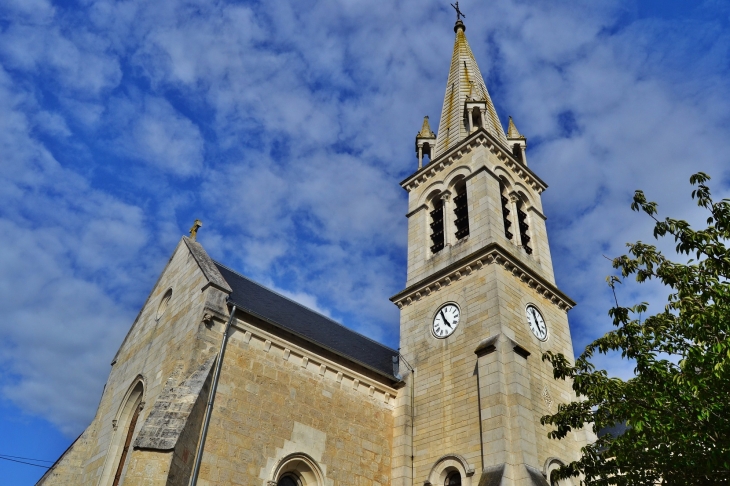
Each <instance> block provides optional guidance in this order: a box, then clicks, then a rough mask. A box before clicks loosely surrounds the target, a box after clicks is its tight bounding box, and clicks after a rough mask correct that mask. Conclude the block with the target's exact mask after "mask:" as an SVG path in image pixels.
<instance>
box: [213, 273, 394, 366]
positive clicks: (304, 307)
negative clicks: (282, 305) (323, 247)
mask: <svg viewBox="0 0 730 486" xmlns="http://www.w3.org/2000/svg"><path fill="white" fill-rule="evenodd" d="M213 263H215V264H216V265H220V266H221V267H223V268H225V269H226V270H228V271H229V272H232V273H234V274H235V275H237V276H238V277H241V278H242V279H244V280H248V281H249V282H251V283H252V284H254V285H258V286H259V287H261V288H263V289H266V290H268V291H269V292H271V293H272V294H276V295H277V296H279V297H281V298H282V299H286V300H288V301H289V302H291V303H293V304H296V305H298V306H299V307H301V308H303V309H306V310H308V311H309V312H312V313H314V314H317V315H318V316H320V317H322V318H324V319H327V320H328V321H330V322H331V323H333V324H336V325H338V326H340V327H341V328H343V329H346V330H347V331H349V332H351V333H353V334H357V335H358V336H360V337H362V338H363V339H367V340H368V341H370V342H372V343H374V344H377V345H378V346H382V347H383V348H385V349H388V350H390V351H393V352H395V354H397V355H398V354H400V352H399V351H398V350H396V349H393V348H391V347H390V346H386V345H385V344H383V343H381V342H378V341H376V340H375V339H372V338H369V337H367V336H366V335H364V334H362V333H360V332H357V331H355V330H353V329H350V328H349V327H347V326H346V325H344V324H342V323H340V322H337V321H336V320H334V319H332V318H331V317H328V316H326V315H324V314H322V313H321V312H317V311H316V310H314V309H311V308H309V307H307V306H306V305H304V304H302V303H301V302H297V301H296V300H294V299H291V298H289V297H287V296H286V295H282V294H281V293H279V292H277V291H276V290H273V289H270V288H269V287H267V286H266V285H264V284H262V283H260V282H257V281H256V280H253V279H251V278H249V277H246V276H245V275H242V274H241V273H239V272H237V271H236V270H234V269H232V268H231V267H228V266H226V265H224V264H222V263H220V262H218V261H216V260H213Z"/></svg>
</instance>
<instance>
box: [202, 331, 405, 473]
mask: <svg viewBox="0 0 730 486" xmlns="http://www.w3.org/2000/svg"><path fill="white" fill-rule="evenodd" d="M395 395H396V391H395V390H393V389H391V388H389V387H388V386H387V385H384V384H382V383H378V382H377V381H374V380H372V379H371V378H369V377H367V376H365V375H361V374H359V373H357V372H354V371H352V370H349V369H347V368H346V367H342V366H341V365H339V364H337V363H335V362H332V361H329V360H327V359H324V358H322V357H321V356H318V355H317V354H314V353H311V352H309V351H307V350H306V349H303V348H300V347H298V346H296V345H293V344H291V343H289V342H287V341H284V340H281V339H278V338H277V337H276V336H274V335H272V334H268V333H266V332H265V331H263V330H261V329H258V328H256V327H255V326H253V325H251V324H250V323H247V322H243V321H239V322H238V323H237V324H236V328H235V332H234V334H233V335H232V337H231V341H230V343H229V347H228V350H227V351H226V356H225V360H224V362H223V370H222V374H221V380H220V384H219V388H218V393H217V395H216V400H215V406H214V412H213V415H212V420H211V426H210V430H209V435H208V438H207V442H206V447H205V454H204V457H203V463H202V467H201V474H200V481H199V483H198V484H199V485H200V486H208V485H220V486H225V485H234V484H235V485H264V486H265V485H266V484H267V481H269V480H276V479H277V478H276V476H275V472H276V471H277V469H278V467H279V466H280V464H281V462H282V460H284V459H285V458H286V457H288V456H291V455H292V454H296V453H303V454H306V455H307V456H308V457H310V458H311V459H312V460H314V461H315V462H316V463H317V464H318V467H319V468H321V473H322V478H321V479H322V480H323V482H322V484H323V485H329V486H351V485H352V486H355V485H357V486H382V485H389V484H390V472H391V461H392V455H391V446H392V444H391V437H392V426H393V417H392V409H393V403H394V400H393V397H394V396H395Z"/></svg>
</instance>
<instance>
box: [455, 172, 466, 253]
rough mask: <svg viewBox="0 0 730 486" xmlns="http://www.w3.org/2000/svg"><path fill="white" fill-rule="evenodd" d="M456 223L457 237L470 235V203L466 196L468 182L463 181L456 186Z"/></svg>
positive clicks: (458, 238)
mask: <svg viewBox="0 0 730 486" xmlns="http://www.w3.org/2000/svg"><path fill="white" fill-rule="evenodd" d="M454 216H455V217H456V219H455V220H454V224H455V226H456V239H457V240H460V239H462V238H464V237H466V236H469V205H468V203H467V198H466V182H464V181H462V182H460V183H459V184H457V186H456V197H455V198H454Z"/></svg>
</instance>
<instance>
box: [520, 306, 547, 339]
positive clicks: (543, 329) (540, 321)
mask: <svg viewBox="0 0 730 486" xmlns="http://www.w3.org/2000/svg"><path fill="white" fill-rule="evenodd" d="M525 314H526V315H527V323H528V324H529V325H530V330H531V331H532V334H534V335H535V337H536V338H537V339H539V340H540V341H546V340H547V324H545V319H544V318H543V317H542V314H540V311H539V310H537V307H535V306H534V305H532V304H530V305H528V306H527V307H526V308H525Z"/></svg>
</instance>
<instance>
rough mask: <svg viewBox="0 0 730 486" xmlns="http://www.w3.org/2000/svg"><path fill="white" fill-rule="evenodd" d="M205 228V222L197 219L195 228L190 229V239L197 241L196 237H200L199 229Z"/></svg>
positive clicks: (194, 224)
mask: <svg viewBox="0 0 730 486" xmlns="http://www.w3.org/2000/svg"><path fill="white" fill-rule="evenodd" d="M202 226H203V222H202V221H200V220H199V219H196V220H195V222H194V223H193V226H192V227H191V228H190V239H191V240H192V241H195V237H196V236H198V229H200V227H202Z"/></svg>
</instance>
